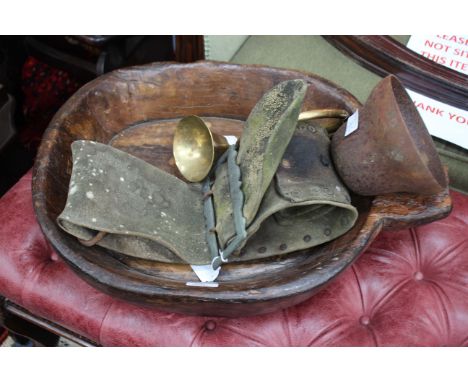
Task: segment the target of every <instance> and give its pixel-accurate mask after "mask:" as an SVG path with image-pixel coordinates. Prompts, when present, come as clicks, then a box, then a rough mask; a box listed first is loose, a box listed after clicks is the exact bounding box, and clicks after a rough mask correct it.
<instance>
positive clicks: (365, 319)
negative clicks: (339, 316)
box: [359, 315, 370, 326]
mask: <svg viewBox="0 0 468 382" xmlns="http://www.w3.org/2000/svg"><path fill="white" fill-rule="evenodd" d="M359 322H360V323H361V325H364V326H367V325H369V323H370V318H369V316H367V315H364V316H361V318H360V319H359Z"/></svg>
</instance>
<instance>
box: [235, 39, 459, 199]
mask: <svg viewBox="0 0 468 382" xmlns="http://www.w3.org/2000/svg"><path fill="white" fill-rule="evenodd" d="M392 37H393V38H395V39H396V40H398V41H399V42H400V43H402V44H406V43H407V42H408V39H409V36H404V35H399V36H392ZM231 62H233V63H238V64H259V65H269V66H273V67H281V68H288V69H296V70H303V71H307V72H310V73H314V74H317V75H319V76H321V77H323V78H326V79H328V80H330V81H332V82H334V83H336V84H337V85H339V86H341V87H343V88H344V89H346V90H348V91H349V92H350V93H351V94H353V95H354V96H355V97H356V98H357V99H358V100H359V101H360V102H361V103H364V102H365V101H366V99H367V97H368V96H369V94H370V92H371V91H372V89H373V88H374V87H375V85H377V83H378V82H379V81H380V80H381V77H379V76H378V75H376V74H374V73H372V72H371V71H369V70H367V69H365V68H364V67H362V66H360V65H359V64H358V63H357V62H355V61H353V60H352V59H351V58H349V57H348V56H346V55H345V54H343V53H341V52H340V51H339V50H337V49H336V48H335V47H333V46H332V45H331V44H329V43H328V42H327V41H325V39H323V38H322V37H320V36H250V37H249V38H248V39H247V40H246V41H245V42H244V44H243V45H242V47H241V48H240V49H239V50H238V51H237V53H236V54H235V55H234V57H233V58H232V60H231ZM434 142H435V145H436V148H437V151H438V153H439V155H440V158H441V160H442V163H443V164H444V165H445V166H447V167H448V172H449V178H450V187H451V188H452V189H455V190H457V191H460V192H463V193H466V194H468V171H466V168H467V167H466V162H467V160H468V150H465V149H463V148H460V147H458V146H456V145H453V144H450V143H448V142H445V141H443V140H441V139H437V138H434Z"/></svg>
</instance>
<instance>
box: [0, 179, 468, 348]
mask: <svg viewBox="0 0 468 382" xmlns="http://www.w3.org/2000/svg"><path fill="white" fill-rule="evenodd" d="M451 196H452V199H453V204H454V209H453V212H452V214H451V215H450V216H449V217H447V218H445V219H443V220H440V221H436V222H434V223H431V224H428V225H425V226H421V227H418V228H415V229H410V230H403V231H397V232H384V233H381V234H380V235H379V236H378V238H377V239H376V240H375V241H374V242H373V243H372V245H371V247H370V248H369V249H368V250H367V251H366V252H365V253H363V254H362V255H361V257H360V258H359V259H358V260H357V261H356V262H355V263H354V264H353V265H352V266H351V267H350V268H348V269H347V270H346V271H345V272H343V273H342V274H341V275H340V276H339V277H338V278H337V279H336V280H334V281H333V282H331V283H330V284H329V285H328V286H327V287H326V288H325V289H323V290H322V291H321V292H319V293H318V294H316V295H315V296H314V297H312V298H311V299H309V300H308V301H306V302H304V303H302V304H300V305H297V306H294V307H292V308H289V309H285V310H283V311H279V312H277V313H274V314H268V315H263V316H256V317H246V318H239V319H227V318H213V317H191V316H185V315H181V314H174V313H164V312H159V311H155V310H151V309H146V308H141V307H137V306H134V305H132V304H129V303H126V302H123V301H120V300H117V299H114V298H112V297H110V296H108V295H106V294H104V293H101V292H99V291H97V290H96V289H94V288H92V287H91V286H89V285H88V284H87V283H86V282H84V281H82V280H81V279H80V278H78V277H77V276H76V275H75V274H74V273H73V272H72V271H71V269H70V268H69V267H68V266H67V265H66V264H65V263H64V262H63V261H62V260H61V259H60V258H59V256H58V255H57V254H56V253H55V252H54V251H53V249H52V248H51V247H50V245H49V244H48V243H47V241H46V240H45V238H44V236H43V235H42V233H41V230H40V228H39V225H38V224H37V222H36V219H35V217H34V212H33V207H32V202H31V174H30V173H29V174H27V175H26V176H25V177H23V178H22V179H21V180H20V182H19V183H18V184H17V185H16V186H14V187H13V188H12V189H11V190H10V191H9V192H8V193H7V194H6V195H5V196H4V197H3V198H2V199H0V217H1V221H2V224H1V225H0V294H1V295H3V296H5V297H7V298H8V299H10V300H12V301H13V302H15V303H17V304H19V305H21V306H23V307H24V308H26V309H28V310H29V311H30V312H32V313H33V314H35V315H38V316H41V317H43V318H46V319H48V320H51V321H54V322H56V323H57V324H60V325H62V326H64V327H66V328H68V329H70V330H72V331H74V332H76V333H78V334H81V335H83V336H85V337H87V338H89V339H91V340H93V341H96V342H98V343H100V344H102V345H108V346H118V345H122V346H145V345H146V346H149V345H157V346H374V345H381V346H467V345H468V240H467V237H468V197H467V196H464V195H462V194H459V193H457V192H452V193H451Z"/></svg>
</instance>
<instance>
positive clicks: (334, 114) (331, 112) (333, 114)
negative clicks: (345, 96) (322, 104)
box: [298, 109, 349, 121]
mask: <svg viewBox="0 0 468 382" xmlns="http://www.w3.org/2000/svg"><path fill="white" fill-rule="evenodd" d="M348 117H349V113H348V112H347V111H346V110H343V109H317V110H308V111H303V112H302V113H301V114H299V118H298V120H299V121H307V120H309V119H319V118H341V119H347V118H348Z"/></svg>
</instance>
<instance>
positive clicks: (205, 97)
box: [33, 62, 451, 316]
mask: <svg viewBox="0 0 468 382" xmlns="http://www.w3.org/2000/svg"><path fill="white" fill-rule="evenodd" d="M294 78H302V79H304V80H306V81H307V83H308V84H309V88H308V92H307V96H306V99H305V101H304V106H303V111H304V110H310V109H315V108H344V109H346V110H348V111H350V112H351V111H353V110H355V109H356V108H357V107H358V106H359V103H358V101H357V100H356V99H355V98H354V97H353V96H352V95H350V94H349V93H348V92H346V91H345V90H343V89H341V88H339V87H337V86H335V85H333V84H332V83H330V82H328V81H326V80H324V79H321V78H318V77H316V76H314V75H312V74H307V73H301V72H297V71H292V70H283V69H274V68H269V67H262V66H243V65H230V64H223V63H211V62H201V63H196V64H185V65H184V64H153V65H148V66H142V67H135V68H130V69H124V70H118V71H115V72H112V73H109V74H107V75H104V76H102V77H100V78H98V79H96V80H94V81H92V82H90V83H88V84H87V85H85V86H84V87H82V88H81V89H80V90H79V91H78V92H77V93H76V94H75V95H73V97H71V98H70V100H69V101H68V102H67V103H66V104H65V105H64V106H63V107H62V108H61V109H60V111H59V112H58V113H57V114H56V116H55V117H54V119H53V120H52V122H51V123H50V126H49V128H48V130H47V131H46V133H45V135H44V138H43V142H42V144H41V147H40V150H39V154H38V156H37V160H36V164H35V168H34V178H33V201H34V207H35V211H36V214H37V218H38V221H39V224H40V225H41V227H42V229H43V231H44V233H45V235H46V236H47V238H48V239H49V240H50V242H51V243H52V245H53V246H54V248H55V249H56V251H57V252H58V253H59V254H60V255H61V256H62V257H63V258H64V259H65V261H66V262H67V263H68V264H69V265H70V266H71V267H72V268H73V269H74V270H75V272H76V273H77V274H78V275H79V276H81V277H83V278H84V279H85V280H87V281H88V282H89V283H91V284H92V285H94V286H95V287H97V288H98V289H101V290H103V291H105V292H107V293H109V294H111V295H113V296H116V297H120V298H122V299H125V300H128V301H131V302H134V303H138V304H142V305H145V306H151V307H155V308H158V309H163V310H167V311H174V312H181V313H187V314H199V315H218V316H241V315H253V314H261V313H266V312H271V311H274V310H278V309H281V308H284V307H287V306H291V305H294V304H297V303H299V302H301V301H304V300H306V299H307V298H308V297H310V296H311V295H312V294H314V293H315V292H316V291H317V290H318V289H319V288H320V287H322V286H323V285H324V284H326V283H327V282H329V281H330V280H332V279H333V278H334V277H336V276H337V275H338V274H339V273H340V272H342V271H343V270H344V269H345V268H346V267H347V266H348V265H350V264H351V263H352V262H353V261H354V260H355V259H356V258H357V256H358V255H359V254H360V253H361V252H363V250H364V249H365V248H366V246H367V245H369V244H370V242H371V241H372V239H373V238H374V237H375V236H376V235H377V234H378V233H379V231H380V230H381V229H382V228H386V229H387V228H405V227H409V226H412V225H417V224H422V223H427V222H430V221H433V220H436V219H439V218H442V217H444V216H446V215H448V213H449V212H450V208H451V201H450V197H449V196H448V191H447V190H446V191H445V192H443V193H441V194H439V195H434V196H431V197H421V196H416V195H409V194H406V195H405V194H399V195H396V194H395V195H387V196H381V197H380V196H379V197H375V198H371V197H367V198H362V197H361V198H359V197H353V203H354V204H355V206H356V207H357V208H358V210H359V219H358V222H357V223H356V225H355V226H354V228H353V229H351V230H350V231H349V232H348V233H346V234H345V235H343V236H341V237H340V238H338V239H336V240H334V241H332V242H329V243H327V244H323V245H321V246H318V247H315V248H312V249H309V250H305V251H300V252H296V253H292V254H288V255H283V256H276V257H272V258H267V259H262V260H259V261H251V262H242V263H232V264H226V265H224V266H223V269H222V271H221V273H220V276H219V278H218V280H217V281H218V282H219V287H217V288H207V287H194V286H187V285H186V282H187V281H197V278H196V276H195V274H194V273H193V272H192V271H191V269H190V267H189V266H187V265H173V264H166V263H160V262H152V261H147V260H146V261H145V260H140V259H137V258H132V257H129V256H125V255H121V254H118V253H115V252H112V251H109V250H106V249H103V248H100V247H98V246H94V247H91V248H87V247H84V246H82V245H80V243H79V242H78V241H77V240H76V238H74V237H72V236H70V235H68V234H67V233H65V232H64V231H62V230H61V229H60V228H59V227H58V225H57V224H56V218H57V216H58V215H59V213H60V212H61V211H62V209H63V208H64V205H65V201H66V197H67V193H68V183H69V180H70V174H71V168H72V161H71V149H70V145H71V143H72V142H73V141H75V140H78V139H89V140H95V141H99V142H102V143H107V144H111V145H113V146H115V147H118V148H119V149H122V150H125V151H127V152H129V153H131V154H133V155H135V156H137V157H140V158H142V159H143V160H146V161H148V162H149V163H152V164H153V165H155V166H158V167H159V168H161V169H163V170H165V171H167V172H169V173H172V174H174V175H176V176H178V173H177V170H176V168H175V166H174V160H173V158H172V134H173V131H174V127H175V125H176V122H177V120H178V119H179V118H181V117H184V116H187V115H190V114H196V115H199V116H201V117H203V118H204V119H205V120H206V121H208V122H209V123H210V124H211V125H212V129H213V130H214V131H215V132H217V133H221V134H225V135H237V136H239V135H240V133H241V130H242V127H243V121H245V119H246V118H247V116H248V115H249V113H250V111H251V109H252V108H253V106H254V105H255V103H256V102H257V101H258V100H259V99H260V97H261V96H262V94H263V93H264V92H266V91H267V90H269V89H270V88H271V87H273V86H274V85H275V84H277V83H278V82H281V81H284V80H286V79H294ZM325 122H326V121H325Z"/></svg>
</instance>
